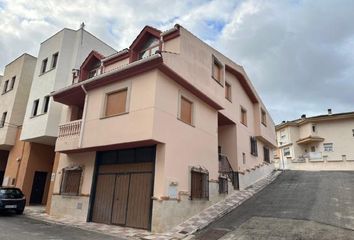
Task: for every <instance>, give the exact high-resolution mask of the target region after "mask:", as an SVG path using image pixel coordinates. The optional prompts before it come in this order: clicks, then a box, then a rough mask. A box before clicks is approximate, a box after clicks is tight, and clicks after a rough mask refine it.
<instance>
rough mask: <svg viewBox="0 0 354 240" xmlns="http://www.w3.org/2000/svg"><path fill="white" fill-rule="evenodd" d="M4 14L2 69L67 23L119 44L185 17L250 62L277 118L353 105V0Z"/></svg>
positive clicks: (92, 2)
mask: <svg viewBox="0 0 354 240" xmlns="http://www.w3.org/2000/svg"><path fill="white" fill-rule="evenodd" d="M0 19H1V20H0V74H2V73H3V69H4V66H5V65H6V64H7V63H8V62H10V61H11V60H13V59H14V58H16V57H17V56H19V55H21V54H22V53H23V52H28V53H30V54H32V55H34V56H36V55H37V53H38V49H39V44H40V42H42V41H44V40H45V39H46V38H48V37H49V36H51V35H52V34H54V33H55V32H57V31H59V30H60V29H61V28H63V27H68V28H73V29H77V28H78V27H79V26H80V23H81V22H85V24H86V29H87V30H88V31H90V32H91V33H93V34H95V35H96V36H98V37H99V38H101V39H102V40H104V41H105V42H106V43H108V44H110V45H111V46H112V47H114V48H115V49H117V50H120V49H122V48H125V47H127V46H129V45H130V43H131V42H132V40H133V39H134V38H135V36H136V35H137V34H138V33H139V31H140V30H141V29H142V28H143V27H144V26H145V25H152V26H154V27H157V28H159V29H161V30H165V29H168V28H170V27H172V26H173V25H174V24H175V23H179V24H181V25H183V26H184V27H186V28H187V29H189V30H190V31H192V32H193V33H194V34H196V35H197V36H198V37H200V38H201V39H203V40H204V41H206V42H208V43H209V44H210V45H212V46H213V47H215V48H216V49H218V50H219V51H221V52H222V53H224V54H225V55H227V56H229V57H230V58H231V59H233V60H234V61H235V62H237V63H238V64H241V65H243V66H244V67H245V69H246V71H247V73H248V75H249V77H250V79H251V80H252V82H253V84H254V85H255V87H256V89H257V91H258V93H259V94H260V95H261V97H262V99H263V101H264V103H265V104H266V106H267V108H268V109H269V111H270V113H271V114H272V117H273V119H274V120H275V122H276V123H279V122H280V121H282V120H291V119H294V118H297V117H299V116H300V115H301V114H303V113H305V114H307V115H315V114H321V113H326V111H327V108H332V109H333V111H334V112H342V111H354V24H353V23H354V1H352V0H307V1H306V0H274V1H273V0H268V1H262V0H249V1H247V0H245V1H241V0H234V1H232V0H225V1H224V0H209V1H204V0H186V1H182V0H179V1H178V0H176V1H172V0H171V1H166V0H149V1H146V2H145V3H143V2H142V1H138V0H60V1H58V0H45V1H42V0H0Z"/></svg>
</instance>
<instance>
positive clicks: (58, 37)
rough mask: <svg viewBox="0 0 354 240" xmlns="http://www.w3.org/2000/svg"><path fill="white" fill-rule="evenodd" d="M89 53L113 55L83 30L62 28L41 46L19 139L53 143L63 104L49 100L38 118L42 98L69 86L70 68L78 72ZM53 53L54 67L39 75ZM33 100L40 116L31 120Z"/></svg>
mask: <svg viewBox="0 0 354 240" xmlns="http://www.w3.org/2000/svg"><path fill="white" fill-rule="evenodd" d="M92 50H96V51H98V52H100V53H101V54H103V55H110V54H113V53H115V52H116V51H115V50H114V49H112V48H111V47H109V46H108V45H107V44H105V43H103V42H102V41H100V40H99V39H97V38H96V37H95V36H93V35H91V34H90V33H88V32H86V31H82V30H78V31H74V30H71V29H63V30H62V31H60V32H58V33H57V34H55V35H54V36H52V37H50V38H49V39H47V40H46V41H44V42H43V43H42V44H41V47H40V50H39V54H38V62H37V65H36V70H35V74H34V79H33V83H32V88H31V93H30V96H29V101H28V104H27V108H26V115H25V121H24V125H23V132H22V136H21V139H22V140H30V139H31V141H34V142H38V143H44V144H50V145H54V144H55V138H56V137H57V134H58V125H59V122H60V119H61V114H62V105H61V104H59V103H56V102H53V101H50V104H49V109H48V112H47V113H46V114H42V115H41V113H43V103H44V101H43V99H44V97H45V96H47V95H49V94H50V93H51V92H53V91H55V90H58V89H61V88H63V87H65V86H68V85H70V84H71V83H72V73H71V71H72V69H78V68H79V67H80V65H81V64H82V62H83V61H84V60H85V58H86V57H87V55H88V54H89V53H90V52H91V51H92ZM56 52H59V57H58V62H57V66H56V68H54V69H52V70H49V71H48V72H46V73H44V74H40V70H41V66H42V61H43V59H45V58H48V64H47V69H50V66H51V60H52V55H53V54H54V53H56ZM36 99H39V107H38V112H39V116H36V117H33V118H31V113H32V108H33V101H34V100H36Z"/></svg>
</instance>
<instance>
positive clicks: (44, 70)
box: [41, 58, 48, 74]
mask: <svg viewBox="0 0 354 240" xmlns="http://www.w3.org/2000/svg"><path fill="white" fill-rule="evenodd" d="M47 63H48V58H46V59H44V60H43V61H42V67H41V74H43V73H45V72H46V70H47Z"/></svg>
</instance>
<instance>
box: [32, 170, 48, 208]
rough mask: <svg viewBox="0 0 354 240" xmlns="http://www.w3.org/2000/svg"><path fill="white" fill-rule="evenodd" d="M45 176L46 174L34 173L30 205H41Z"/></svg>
mask: <svg viewBox="0 0 354 240" xmlns="http://www.w3.org/2000/svg"><path fill="white" fill-rule="evenodd" d="M47 175H48V173H47V172H38V171H36V172H35V173H34V178H33V184H32V192H31V197H30V204H42V200H43V194H44V188H45V184H46V181H47Z"/></svg>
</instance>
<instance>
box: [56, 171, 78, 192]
mask: <svg viewBox="0 0 354 240" xmlns="http://www.w3.org/2000/svg"><path fill="white" fill-rule="evenodd" d="M81 176H82V169H81V168H76V169H63V177H62V182H61V187H60V194H62V195H79V193H80V183H81Z"/></svg>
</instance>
